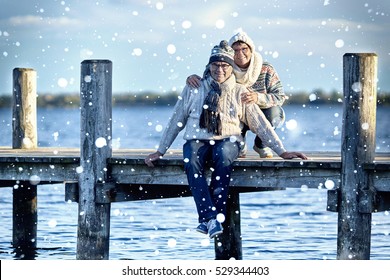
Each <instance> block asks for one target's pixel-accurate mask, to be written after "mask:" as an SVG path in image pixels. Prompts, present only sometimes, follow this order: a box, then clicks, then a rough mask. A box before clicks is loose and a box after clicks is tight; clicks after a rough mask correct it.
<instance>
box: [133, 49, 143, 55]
mask: <svg viewBox="0 0 390 280" xmlns="http://www.w3.org/2000/svg"><path fill="white" fill-rule="evenodd" d="M131 55H134V56H141V55H142V49H140V48H135V49H133V52H132V53H131Z"/></svg>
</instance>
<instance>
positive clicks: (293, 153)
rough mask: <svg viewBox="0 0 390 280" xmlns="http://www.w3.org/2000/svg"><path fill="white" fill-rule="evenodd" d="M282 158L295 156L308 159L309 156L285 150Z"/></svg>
mask: <svg viewBox="0 0 390 280" xmlns="http://www.w3.org/2000/svg"><path fill="white" fill-rule="evenodd" d="M280 157H281V158H284V159H293V158H301V159H307V156H306V155H305V154H303V153H300V152H284V153H283V154H281V155H280Z"/></svg>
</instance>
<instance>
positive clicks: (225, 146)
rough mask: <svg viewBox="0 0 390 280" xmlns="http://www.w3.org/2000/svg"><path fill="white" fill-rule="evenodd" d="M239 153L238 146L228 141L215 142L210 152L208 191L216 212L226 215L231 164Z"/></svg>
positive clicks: (236, 143)
mask: <svg viewBox="0 0 390 280" xmlns="http://www.w3.org/2000/svg"><path fill="white" fill-rule="evenodd" d="M239 152H240V144H239V143H238V142H231V141H230V140H229V139H225V140H221V141H215V145H214V146H213V152H212V160H213V161H212V165H213V168H214V170H213V172H212V176H211V184H210V189H211V193H212V198H213V202H214V205H215V207H216V210H217V212H218V213H222V214H224V215H226V201H227V198H228V192H229V185H230V180H231V173H232V169H233V167H232V164H233V162H234V161H235V160H236V159H237V157H238V155H239Z"/></svg>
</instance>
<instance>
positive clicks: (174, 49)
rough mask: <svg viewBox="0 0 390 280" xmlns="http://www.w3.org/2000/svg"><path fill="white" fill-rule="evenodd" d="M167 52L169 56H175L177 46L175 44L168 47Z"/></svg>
mask: <svg viewBox="0 0 390 280" xmlns="http://www.w3.org/2000/svg"><path fill="white" fill-rule="evenodd" d="M167 52H168V53H169V54H174V53H175V52H176V46H175V45H174V44H169V45H168V46H167Z"/></svg>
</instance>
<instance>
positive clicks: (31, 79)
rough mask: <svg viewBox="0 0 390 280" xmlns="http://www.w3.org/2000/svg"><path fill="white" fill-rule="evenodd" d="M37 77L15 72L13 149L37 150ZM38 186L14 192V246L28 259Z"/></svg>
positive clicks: (33, 237)
mask: <svg viewBox="0 0 390 280" xmlns="http://www.w3.org/2000/svg"><path fill="white" fill-rule="evenodd" d="M36 80H37V74H36V71H35V70H33V69H27V68H15V69H14V70H13V99H12V120H13V121H12V148H13V149H34V148H37V146H38V140H37V139H38V137H37V106H36V105H37V82H36ZM37 223H38V215H37V186H36V185H35V184H32V183H30V182H20V183H19V184H18V185H15V186H14V188H13V221H12V226H13V236H12V245H13V247H14V248H16V249H17V250H19V251H20V252H21V254H23V255H24V256H25V258H28V257H27V254H28V252H30V251H31V250H32V249H35V248H36V244H37Z"/></svg>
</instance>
